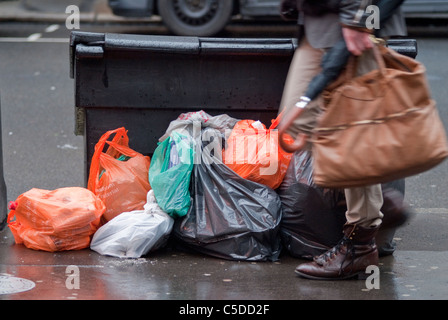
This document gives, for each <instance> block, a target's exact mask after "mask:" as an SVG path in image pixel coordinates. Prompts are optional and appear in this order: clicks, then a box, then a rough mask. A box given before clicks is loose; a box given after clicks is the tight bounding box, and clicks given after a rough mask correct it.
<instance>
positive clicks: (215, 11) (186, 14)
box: [157, 0, 234, 37]
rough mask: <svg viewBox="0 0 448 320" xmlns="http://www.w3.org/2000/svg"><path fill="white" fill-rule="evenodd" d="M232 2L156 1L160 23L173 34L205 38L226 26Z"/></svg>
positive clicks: (230, 13)
mask: <svg viewBox="0 0 448 320" xmlns="http://www.w3.org/2000/svg"><path fill="white" fill-rule="evenodd" d="M233 1H234V0H158V2H157V5H158V11H159V14H160V16H161V17H162V21H163V22H164V24H165V25H166V26H167V28H168V29H169V30H170V31H171V32H172V33H174V34H176V35H180V36H197V37H207V36H212V35H215V34H216V33H218V32H220V31H221V30H222V29H224V27H225V26H226V24H227V22H228V21H229V19H230V17H231V16H232V12H233Z"/></svg>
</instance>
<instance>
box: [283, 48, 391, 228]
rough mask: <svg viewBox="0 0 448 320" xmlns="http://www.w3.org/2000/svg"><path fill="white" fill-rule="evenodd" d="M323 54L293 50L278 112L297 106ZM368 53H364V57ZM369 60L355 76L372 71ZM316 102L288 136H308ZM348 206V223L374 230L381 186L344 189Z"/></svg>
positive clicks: (362, 61) (378, 218)
mask: <svg viewBox="0 0 448 320" xmlns="http://www.w3.org/2000/svg"><path fill="white" fill-rule="evenodd" d="M324 53H325V50H324V49H315V48H313V47H311V46H310V44H309V43H308V41H307V40H306V39H304V40H302V43H301V44H300V46H299V47H298V49H297V50H296V52H295V54H294V57H293V60H292V62H291V66H290V69H289V72H288V76H287V79H286V83H285V87H284V91H283V96H282V101H281V105H280V111H282V110H285V115H284V116H285V117H287V116H288V110H290V109H291V108H294V105H295V104H296V102H298V101H299V99H300V97H301V96H302V95H303V94H304V93H305V91H306V89H307V87H308V84H309V83H310V81H311V80H312V78H314V76H316V75H317V74H319V72H320V71H321V67H320V64H321V61H322V57H323V55H324ZM368 54H370V52H368V53H366V54H365V55H364V56H367V55H368ZM370 61H372V59H363V58H361V59H360V60H359V61H358V73H361V74H362V73H365V72H367V71H369V70H371V69H372V65H371V63H369V62H370ZM319 99H320V98H316V99H314V100H313V101H311V102H310V103H309V104H308V106H307V107H306V109H305V111H304V113H302V115H301V116H300V117H299V118H298V119H296V121H295V122H294V125H293V126H292V128H291V129H290V130H289V133H290V134H291V135H292V136H293V137H295V136H296V135H297V133H298V132H305V133H307V134H311V132H312V130H313V128H314V127H315V126H316V121H317V117H318V115H319V114H320V112H321V110H320V107H319ZM344 191H345V198H346V202H347V212H346V218H347V222H348V223H356V224H359V225H360V226H363V227H369V226H377V225H379V224H380V223H381V218H382V217H383V214H382V213H381V212H380V209H381V207H382V205H383V194H382V190H381V185H380V184H375V185H370V186H364V187H357V188H349V189H345V190H344Z"/></svg>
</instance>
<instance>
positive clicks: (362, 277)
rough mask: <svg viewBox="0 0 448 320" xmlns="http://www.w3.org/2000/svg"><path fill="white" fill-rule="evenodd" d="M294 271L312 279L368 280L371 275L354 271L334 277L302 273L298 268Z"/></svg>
mask: <svg viewBox="0 0 448 320" xmlns="http://www.w3.org/2000/svg"><path fill="white" fill-rule="evenodd" d="M294 273H295V274H297V275H299V276H301V277H303V278H307V279H312V280H366V279H367V277H368V276H369V274H367V273H364V272H362V271H360V272H357V273H354V274H350V275H345V276H342V277H334V278H327V277H317V276H312V275H309V274H306V273H302V272H300V271H297V270H294Z"/></svg>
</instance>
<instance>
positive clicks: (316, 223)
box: [277, 150, 346, 258]
mask: <svg viewBox="0 0 448 320" xmlns="http://www.w3.org/2000/svg"><path fill="white" fill-rule="evenodd" d="M312 162H313V159H312V157H311V152H310V151H307V150H302V151H298V152H295V153H294V154H293V157H292V158H291V162H290V164H289V167H288V170H287V172H286V175H285V178H284V179H283V182H282V184H281V185H280V187H279V188H278V189H277V193H278V194H279V196H280V199H281V201H282V208H283V217H282V221H281V225H280V235H281V239H282V242H283V245H284V247H285V248H286V250H287V251H288V252H289V253H290V254H291V255H292V256H294V257H298V258H312V257H313V256H315V255H318V254H321V253H323V252H325V251H326V250H328V249H330V248H331V247H333V246H334V245H336V244H337V243H338V242H339V240H341V237H342V226H343V225H344V223H345V221H346V219H345V210H346V209H345V208H344V207H345V202H344V200H345V197H344V191H343V190H342V189H328V188H322V187H318V186H316V185H315V184H314V182H313V177H312V174H313V167H312Z"/></svg>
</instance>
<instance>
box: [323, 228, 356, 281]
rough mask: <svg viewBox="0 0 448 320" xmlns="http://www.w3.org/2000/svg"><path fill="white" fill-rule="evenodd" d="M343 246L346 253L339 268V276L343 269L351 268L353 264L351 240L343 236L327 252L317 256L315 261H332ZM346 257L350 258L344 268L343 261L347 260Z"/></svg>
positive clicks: (353, 250) (353, 251) (353, 248)
mask: <svg viewBox="0 0 448 320" xmlns="http://www.w3.org/2000/svg"><path fill="white" fill-rule="evenodd" d="M343 246H346V248H347V252H346V253H345V256H344V259H343V260H342V262H341V266H340V268H339V274H342V273H344V270H343V269H344V268H345V267H348V268H350V267H352V265H353V263H354V259H353V257H354V253H355V247H354V246H353V243H352V240H351V239H350V238H348V237H346V236H344V237H343V238H342V239H341V240H340V241H339V243H338V244H337V245H335V246H334V247H333V248H331V249H330V250H328V251H327V252H325V253H323V254H321V255H320V256H318V258H317V259H316V260H319V259H323V260H324V261H325V262H328V261H330V260H332V259H334V258H335V257H336V256H337V255H338V254H339V253H341V248H342V247H343ZM348 256H350V257H352V258H351V259H349V263H348V265H346V266H345V261H346V260H347V258H348ZM349 272H350V271H349Z"/></svg>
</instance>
